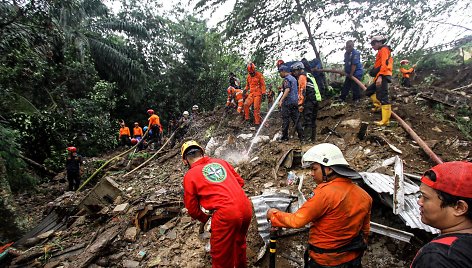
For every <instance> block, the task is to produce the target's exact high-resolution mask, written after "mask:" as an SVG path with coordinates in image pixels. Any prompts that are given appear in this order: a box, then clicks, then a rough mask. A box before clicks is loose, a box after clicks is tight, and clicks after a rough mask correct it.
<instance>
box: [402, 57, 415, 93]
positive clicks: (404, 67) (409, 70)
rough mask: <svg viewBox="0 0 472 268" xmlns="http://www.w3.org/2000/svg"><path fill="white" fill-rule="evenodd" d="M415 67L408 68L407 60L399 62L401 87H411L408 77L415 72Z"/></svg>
mask: <svg viewBox="0 0 472 268" xmlns="http://www.w3.org/2000/svg"><path fill="white" fill-rule="evenodd" d="M415 67H416V65H413V66H410V61H409V60H401V61H400V72H401V73H402V82H401V85H402V86H404V87H411V81H410V75H411V74H413V73H414V72H415Z"/></svg>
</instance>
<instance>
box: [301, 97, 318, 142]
mask: <svg viewBox="0 0 472 268" xmlns="http://www.w3.org/2000/svg"><path fill="white" fill-rule="evenodd" d="M317 116H318V102H317V101H314V100H305V103H304V104H303V129H304V131H305V137H306V138H308V137H310V139H311V141H315V140H316V117H317Z"/></svg>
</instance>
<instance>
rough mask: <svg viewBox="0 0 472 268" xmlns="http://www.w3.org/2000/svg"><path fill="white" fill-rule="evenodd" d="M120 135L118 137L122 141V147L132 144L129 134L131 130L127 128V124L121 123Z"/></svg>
mask: <svg viewBox="0 0 472 268" xmlns="http://www.w3.org/2000/svg"><path fill="white" fill-rule="evenodd" d="M120 126H121V127H120V134H119V136H118V140H119V141H120V145H121V146H125V145H129V144H130V136H131V133H130V132H129V128H128V127H127V126H126V124H125V122H123V121H122V122H121V123H120Z"/></svg>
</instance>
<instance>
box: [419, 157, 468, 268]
mask: <svg viewBox="0 0 472 268" xmlns="http://www.w3.org/2000/svg"><path fill="white" fill-rule="evenodd" d="M420 191H421V196H420V198H419V199H418V205H419V206H420V214H421V221H422V222H423V223H424V224H427V225H429V226H431V227H434V228H437V229H439V230H441V235H439V236H438V237H436V238H434V239H433V240H432V241H431V242H429V243H428V244H426V245H425V246H423V247H422V248H421V249H420V250H419V251H418V253H417V254H416V257H415V258H414V259H413V262H412V264H411V267H413V268H422V267H472V255H471V252H472V163H470V162H460V161H455V162H446V163H442V164H439V165H437V166H435V167H433V168H431V169H430V170H428V171H426V172H425V174H424V175H423V177H422V178H421V186H420Z"/></svg>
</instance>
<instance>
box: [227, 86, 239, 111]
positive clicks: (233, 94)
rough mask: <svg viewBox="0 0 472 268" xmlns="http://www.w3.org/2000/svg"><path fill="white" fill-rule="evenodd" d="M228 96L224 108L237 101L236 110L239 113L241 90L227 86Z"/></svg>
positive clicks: (228, 107) (233, 104)
mask: <svg viewBox="0 0 472 268" xmlns="http://www.w3.org/2000/svg"><path fill="white" fill-rule="evenodd" d="M227 92H228V98H227V99H226V108H227V109H230V108H231V107H232V106H235V104H236V103H237V107H238V108H237V112H238V114H241V113H242V112H243V91H242V90H241V89H239V88H235V87H233V86H229V87H228V90H227Z"/></svg>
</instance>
